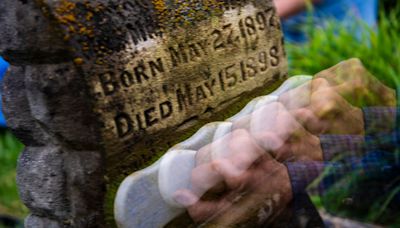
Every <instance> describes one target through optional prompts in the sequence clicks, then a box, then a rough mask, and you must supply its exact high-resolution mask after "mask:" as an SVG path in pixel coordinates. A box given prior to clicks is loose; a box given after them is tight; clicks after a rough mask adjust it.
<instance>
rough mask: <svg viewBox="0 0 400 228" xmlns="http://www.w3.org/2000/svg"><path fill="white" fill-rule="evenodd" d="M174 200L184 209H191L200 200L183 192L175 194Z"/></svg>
mask: <svg viewBox="0 0 400 228" xmlns="http://www.w3.org/2000/svg"><path fill="white" fill-rule="evenodd" d="M174 200H175V201H176V202H177V203H178V204H180V205H182V206H184V207H189V206H191V205H193V204H195V203H196V202H197V201H198V200H199V199H198V197H196V196H195V195H193V194H191V193H189V192H187V191H184V190H182V191H177V192H176V193H175V195H174Z"/></svg>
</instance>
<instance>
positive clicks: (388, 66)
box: [286, 7, 400, 88]
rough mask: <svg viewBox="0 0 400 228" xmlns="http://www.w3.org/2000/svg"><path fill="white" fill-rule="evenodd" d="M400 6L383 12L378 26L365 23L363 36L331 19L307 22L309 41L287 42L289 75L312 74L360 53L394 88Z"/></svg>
mask: <svg viewBox="0 0 400 228" xmlns="http://www.w3.org/2000/svg"><path fill="white" fill-rule="evenodd" d="M399 8H400V7H397V9H396V10H393V11H391V12H389V13H387V14H383V13H382V15H381V20H380V21H379V24H378V29H376V31H375V30H373V29H370V28H367V27H366V26H365V25H363V24H362V23H359V24H358V25H356V26H363V27H365V33H364V34H363V35H362V38H360V39H357V38H355V35H354V33H353V32H352V31H354V30H353V29H351V28H350V29H346V28H344V27H340V25H339V24H338V23H335V22H332V23H329V24H328V26H327V27H326V28H325V29H318V28H315V27H314V26H307V27H306V30H307V33H308V36H309V39H310V42H309V43H306V44H302V45H299V44H288V45H286V49H287V52H288V55H289V57H290V72H289V73H290V75H298V74H310V75H314V74H316V73H318V72H319V71H321V70H323V69H326V68H329V67H331V66H333V65H335V64H337V63H338V62H340V61H343V60H346V59H349V58H353V57H357V58H359V59H361V61H362V62H363V63H364V65H365V66H366V67H367V69H368V70H369V71H370V72H371V73H372V74H373V75H375V76H376V77H377V78H378V79H380V80H381V81H382V82H384V83H385V84H387V85H388V86H391V87H392V88H395V85H399V84H400V83H399V80H400V77H399V75H400V46H399V43H400V35H399V33H400V21H399V20H398V17H397V15H398V12H400V10H399Z"/></svg>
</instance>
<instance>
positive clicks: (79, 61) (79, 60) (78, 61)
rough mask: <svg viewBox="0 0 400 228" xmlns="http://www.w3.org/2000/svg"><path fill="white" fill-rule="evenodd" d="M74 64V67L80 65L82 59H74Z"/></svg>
mask: <svg viewBox="0 0 400 228" xmlns="http://www.w3.org/2000/svg"><path fill="white" fill-rule="evenodd" d="M74 63H75V64H76V65H82V64H83V59H82V58H75V59H74Z"/></svg>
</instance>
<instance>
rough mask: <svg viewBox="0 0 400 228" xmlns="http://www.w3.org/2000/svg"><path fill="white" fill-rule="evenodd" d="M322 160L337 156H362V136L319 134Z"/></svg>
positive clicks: (363, 142)
mask: <svg viewBox="0 0 400 228" xmlns="http://www.w3.org/2000/svg"><path fill="white" fill-rule="evenodd" d="M319 140H320V143H321V148H322V152H323V158H324V161H330V160H332V159H334V158H335V157H338V156H362V155H363V154H364V144H365V141H364V137H363V136H361V135H320V136H319Z"/></svg>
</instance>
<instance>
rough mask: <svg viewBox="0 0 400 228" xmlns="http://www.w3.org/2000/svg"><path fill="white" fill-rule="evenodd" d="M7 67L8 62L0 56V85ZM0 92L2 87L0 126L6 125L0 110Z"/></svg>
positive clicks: (0, 112)
mask: <svg viewBox="0 0 400 228" xmlns="http://www.w3.org/2000/svg"><path fill="white" fill-rule="evenodd" d="M7 68H8V63H7V62H6V61H5V60H4V59H3V58H2V57H0V86H2V82H3V77H4V75H5V74H6V71H7ZM1 94H2V89H1V87H0V128H1V127H5V126H6V121H5V119H4V115H3V112H2V102H1Z"/></svg>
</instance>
